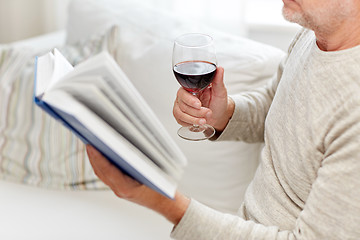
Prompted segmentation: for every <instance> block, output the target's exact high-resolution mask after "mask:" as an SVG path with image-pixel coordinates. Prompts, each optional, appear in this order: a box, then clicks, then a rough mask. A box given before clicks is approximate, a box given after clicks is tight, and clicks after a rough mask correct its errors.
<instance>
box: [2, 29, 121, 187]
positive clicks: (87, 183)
mask: <svg viewBox="0 0 360 240" xmlns="http://www.w3.org/2000/svg"><path fill="white" fill-rule="evenodd" d="M114 33H116V29H115V28H112V29H110V30H109V31H108V32H107V33H106V34H105V35H102V36H94V37H93V38H91V39H88V40H85V41H81V42H79V43H76V44H74V45H71V46H70V45H68V46H63V47H58V48H59V50H60V51H61V52H62V53H63V54H64V55H65V57H67V58H68V59H69V60H70V62H71V63H72V64H74V65H75V64H77V63H79V62H81V61H83V60H84V59H86V58H88V57H90V56H92V55H94V54H97V53H99V52H100V51H103V50H108V51H109V50H110V51H111V48H112V46H113V45H114V41H113V39H114ZM109 43H110V45H109ZM49 50H50V49H49ZM41 54H42V53H35V52H33V51H32V50H31V49H25V48H21V49H19V48H14V47H12V46H11V45H2V46H1V45H0V179H4V180H9V181H13V182H19V183H25V184H30V185H35V186H41V187H46V188H56V189H104V188H106V187H105V185H104V184H103V183H102V182H101V181H99V180H98V179H97V177H96V176H95V174H94V173H93V170H92V168H91V166H90V163H89V161H88V159H87V155H86V152H85V146H84V144H83V143H82V142H81V141H80V140H79V139H78V138H77V137H76V136H75V135H73V134H72V133H71V132H70V131H69V130H68V129H66V128H65V127H63V126H62V125H61V124H60V123H58V122H57V121H55V120H54V119H52V118H51V117H50V116H49V115H47V114H45V113H44V112H43V111H42V110H41V109H40V108H38V107H36V106H35V105H34V103H33V88H34V59H35V56H36V55H41Z"/></svg>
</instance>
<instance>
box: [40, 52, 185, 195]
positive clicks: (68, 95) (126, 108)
mask: <svg viewBox="0 0 360 240" xmlns="http://www.w3.org/2000/svg"><path fill="white" fill-rule="evenodd" d="M35 68H36V69H35V70H36V71H35V88H34V101H35V103H36V104H37V105H38V106H40V107H41V108H42V109H44V110H45V111H46V112H47V113H48V114H50V115H51V116H53V117H54V118H55V119H57V120H59V121H61V122H62V123H63V124H64V125H65V126H66V127H68V128H69V129H71V131H73V132H74V133H75V134H76V135H77V136H78V137H79V138H80V139H81V140H82V141H83V142H84V143H85V144H91V145H93V146H94V147H95V148H96V149H97V150H98V151H100V152H101V153H102V154H103V155H104V156H105V157H107V158H108V159H109V160H110V161H111V162H112V163H113V164H114V165H116V166H117V167H119V168H120V169H121V170H122V171H123V172H124V173H126V174H128V175H129V176H131V177H133V178H134V179H136V180H137V181H139V182H140V183H142V184H145V185H147V186H148V187H151V188H152V189H154V190H156V191H158V192H160V193H161V194H163V195H165V196H167V197H169V198H173V197H174V195H175V191H176V187H177V181H178V180H179V178H180V177H181V175H182V172H183V168H184V166H185V165H186V158H185V156H184V154H183V153H182V152H181V150H180V149H179V148H178V146H177V145H176V144H175V142H174V140H173V139H172V138H171V137H170V136H169V134H168V133H167V131H166V130H165V128H164V127H163V125H162V124H161V122H160V121H159V120H158V118H157V117H156V115H155V114H154V113H153V111H152V110H151V109H150V107H149V106H148V104H147V103H146V102H145V100H144V99H143V98H142V96H141V95H140V94H139V92H138V91H137V90H136V88H135V87H134V86H133V84H132V83H131V81H130V80H129V79H128V78H127V76H126V75H125V74H124V72H123V71H122V70H121V68H120V67H119V66H118V64H117V63H116V62H115V60H114V59H113V58H112V57H111V56H110V55H109V54H108V53H107V52H103V53H100V54H98V55H96V56H94V57H92V58H90V59H88V60H86V61H84V62H83V63H80V64H79V65H77V66H76V67H72V66H71V64H70V63H69V62H68V61H67V60H66V59H65V57H64V56H63V55H61V53H60V52H59V51H58V50H57V49H54V52H53V53H52V52H49V53H48V54H45V55H44V56H41V57H37V58H36V65H35Z"/></svg>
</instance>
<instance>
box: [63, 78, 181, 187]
mask: <svg viewBox="0 0 360 240" xmlns="http://www.w3.org/2000/svg"><path fill="white" fill-rule="evenodd" d="M86 81H88V82H89V83H87V84H86V85H85V84H82V83H79V79H77V81H74V82H73V83H72V85H71V86H68V87H65V86H64V87H62V88H61V89H62V90H64V91H66V92H67V93H69V94H71V95H72V96H73V97H74V98H75V99H77V100H78V101H79V102H81V103H82V104H84V105H85V106H87V107H88V108H89V109H90V110H91V111H93V112H94V113H96V114H97V115H98V116H99V117H100V118H102V119H103V120H104V121H105V122H107V123H108V124H109V125H110V126H112V127H113V128H114V129H115V130H116V131H117V132H119V133H120V134H121V135H122V136H124V137H125V138H126V139H127V140H128V141H129V142H130V143H131V144H133V145H134V146H136V147H137V148H139V150H140V151H142V152H143V153H144V154H145V155H147V156H148V157H149V158H150V159H151V160H152V161H153V162H154V163H155V164H157V165H158V166H159V167H160V168H161V169H163V170H164V171H165V172H167V173H168V174H169V175H171V176H173V177H174V178H175V179H177V180H179V179H180V176H181V174H182V168H181V167H180V166H179V165H177V164H174V162H173V161H169V155H168V154H166V155H164V154H163V153H164V151H161V150H162V149H161V148H158V146H157V145H156V144H154V141H153V138H151V137H149V136H148V135H149V133H147V132H146V133H145V134H144V132H142V131H140V129H139V128H138V127H137V126H135V125H134V123H133V122H131V120H130V119H129V118H128V117H127V116H126V115H125V114H123V112H122V111H121V110H120V109H118V108H116V106H115V105H114V104H113V102H112V101H111V100H109V96H106V95H105V93H104V92H102V91H101V88H100V87H99V83H100V82H101V81H102V78H101V77H100V76H99V77H92V78H90V77H87V78H86ZM91 82H93V83H91ZM94 83H97V84H94ZM57 89H59V87H58V88H57ZM84 92H85V93H86V94H83V93H84ZM140 126H142V125H140ZM165 153H166V152H165Z"/></svg>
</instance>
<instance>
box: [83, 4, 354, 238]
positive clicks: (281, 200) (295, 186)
mask: <svg viewBox="0 0 360 240" xmlns="http://www.w3.org/2000/svg"><path fill="white" fill-rule="evenodd" d="M283 3H284V7H283V15H284V17H285V18H286V19H287V20H289V21H291V22H296V23H298V24H300V25H302V26H303V27H304V29H303V30H302V31H301V32H300V33H299V34H298V35H297V37H296V38H295V39H294V41H293V43H292V44H291V46H290V48H289V54H288V56H287V58H286V59H284V61H283V62H282V63H281V65H280V66H279V71H278V72H277V74H276V76H275V77H274V78H273V80H272V81H271V82H269V84H267V86H265V87H264V88H260V89H256V90H254V91H251V92H247V93H244V94H241V95H237V96H231V97H229V96H228V95H227V91H226V88H225V86H224V83H223V73H224V71H223V69H222V68H221V67H219V68H218V71H217V75H216V76H215V79H214V82H213V85H212V87H211V88H209V89H206V91H204V92H203V93H202V96H201V100H199V99H197V98H195V97H193V96H192V95H191V94H189V93H188V92H186V91H185V90H184V89H179V91H178V94H177V98H176V101H175V104H174V116H175V118H176V119H177V121H178V123H180V124H181V125H191V124H199V123H200V122H204V120H205V121H206V122H207V123H208V124H210V125H213V126H214V127H215V129H216V130H217V135H216V138H217V141H221V140H239V141H247V142H257V141H264V143H265V146H264V149H263V152H262V159H261V163H260V166H259V168H258V170H257V172H256V175H255V177H254V179H253V181H252V183H251V184H250V186H249V188H248V190H247V192H246V195H245V201H244V203H243V204H242V206H241V208H240V210H239V216H233V215H228V214H224V213H221V212H217V211H215V210H213V209H210V208H208V207H206V206H204V205H202V204H200V203H198V202H197V201H196V200H194V199H191V200H190V199H188V198H187V197H185V196H184V195H182V194H181V193H180V192H178V193H177V194H176V198H175V200H174V201H172V200H169V199H167V198H165V197H163V196H161V195H159V194H157V193H156V192H154V191H152V190H150V189H149V188H147V187H145V186H143V185H140V184H138V183H137V182H135V181H133V180H131V179H130V178H128V177H126V176H125V175H123V174H122V173H121V172H120V171H118V170H117V169H116V168H115V167H114V166H112V165H111V164H110V163H109V162H108V161H107V160H106V159H105V158H103V157H102V156H101V155H100V154H99V153H98V152H97V151H95V150H94V149H93V148H92V147H90V146H88V154H89V158H90V161H91V163H92V165H93V168H94V170H95V172H96V173H97V174H98V176H99V177H100V178H101V179H102V180H103V181H104V182H105V183H106V184H108V185H109V186H110V187H111V188H112V190H113V191H114V192H115V193H116V194H117V195H118V196H119V197H122V198H126V199H128V200H130V201H133V202H136V203H138V204H141V205H143V206H146V207H148V208H151V209H153V210H155V211H157V212H159V213H160V214H162V215H163V216H165V217H166V218H167V219H169V221H171V222H173V223H174V225H175V227H174V230H173V232H172V237H173V238H175V239H196V240H200V239H207V240H208V239H342V240H344V239H360V227H359V224H360V46H359V45H360V1H359V0H283ZM200 106H201V107H200Z"/></svg>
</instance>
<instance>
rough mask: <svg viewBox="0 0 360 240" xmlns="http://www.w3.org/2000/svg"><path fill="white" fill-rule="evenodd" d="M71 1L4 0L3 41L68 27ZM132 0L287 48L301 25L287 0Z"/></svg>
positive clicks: (0, 5)
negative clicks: (288, 13)
mask: <svg viewBox="0 0 360 240" xmlns="http://www.w3.org/2000/svg"><path fill="white" fill-rule="evenodd" d="M70 1H71V0H0V43H7V42H11V41H16V40H20V39H24V38H29V37H32V36H36V35H39V34H43V33H47V32H51V31H55V30H58V29H62V28H64V27H65V25H66V18H67V7H68V4H69V2H70ZM98 1H102V0H98ZM107 1H111V0H107ZM113 1H120V0H113ZM131 1H138V2H143V3H146V4H151V5H153V6H157V7H160V8H163V9H167V10H170V11H173V12H175V13H177V14H181V15H182V16H189V17H191V18H195V19H197V20H199V21H203V22H206V23H208V24H209V25H211V26H213V27H216V28H219V29H221V30H222V31H227V32H230V33H232V34H236V35H242V36H248V37H249V38H251V39H254V40H256V41H260V42H264V43H267V44H270V45H273V46H276V47H279V48H281V49H283V50H286V49H287V47H288V45H289V43H290V42H291V40H292V38H293V36H294V35H295V33H296V32H297V31H298V29H299V27H298V26H296V25H294V24H290V23H287V22H286V21H285V20H284V19H283V18H282V14H281V8H282V5H283V3H282V1H281V0H222V1H218V0H131ZM189 6H191V7H189Z"/></svg>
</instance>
